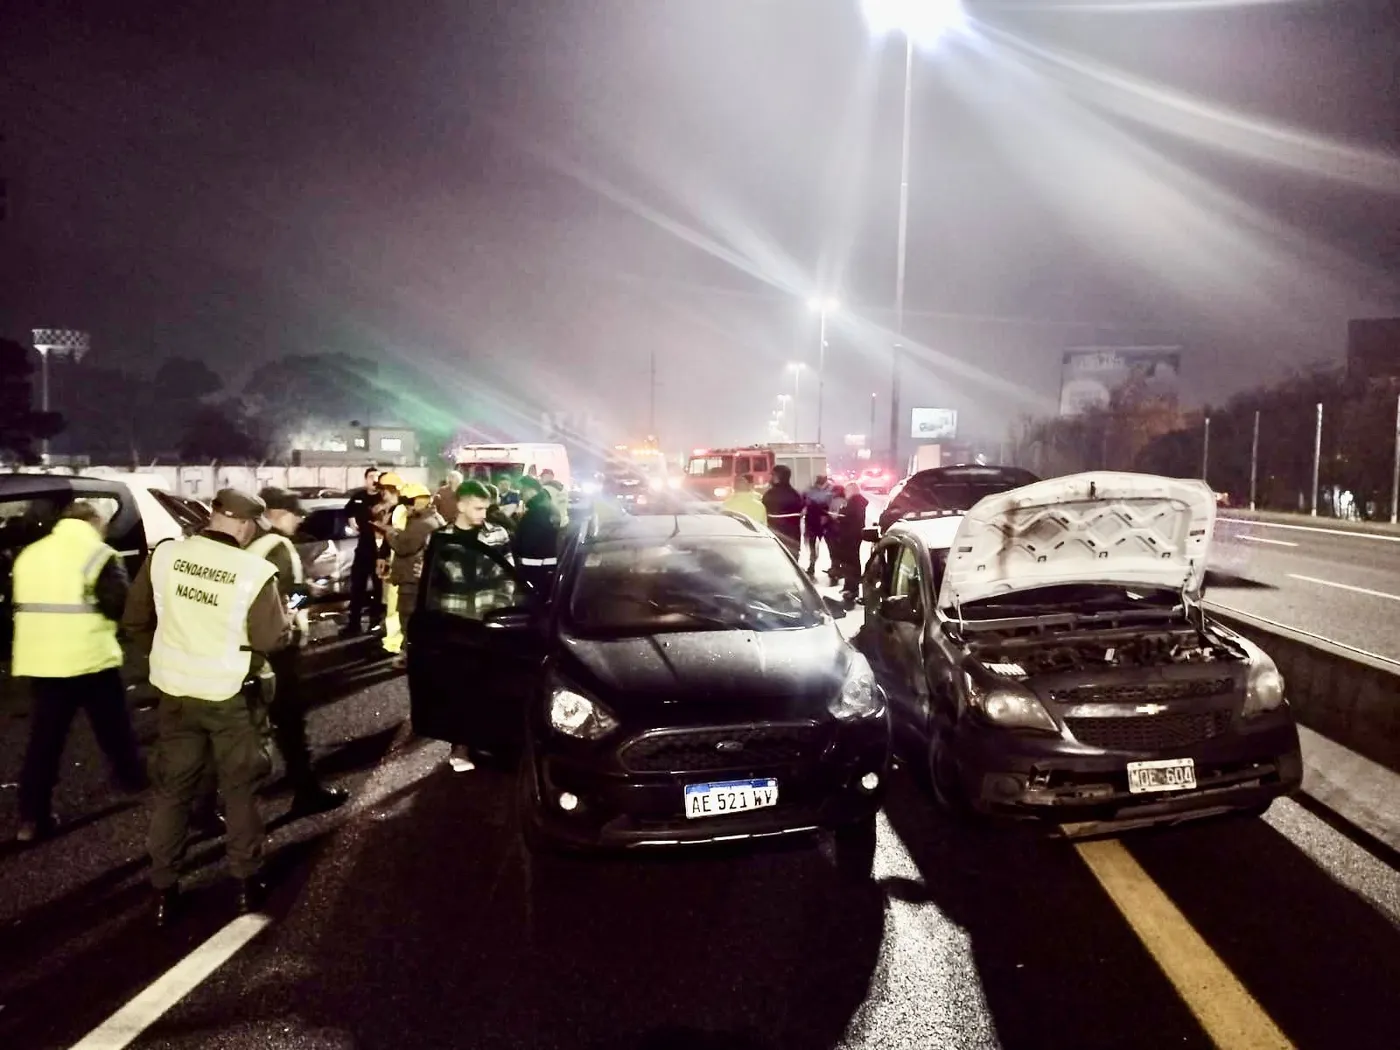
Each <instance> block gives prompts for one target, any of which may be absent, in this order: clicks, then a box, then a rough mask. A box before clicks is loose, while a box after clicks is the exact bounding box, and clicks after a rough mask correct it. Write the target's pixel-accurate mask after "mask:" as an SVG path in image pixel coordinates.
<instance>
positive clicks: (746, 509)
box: [722, 474, 768, 525]
mask: <svg viewBox="0 0 1400 1050" xmlns="http://www.w3.org/2000/svg"><path fill="white" fill-rule="evenodd" d="M722 507H723V509H724V510H727V511H729V512H730V513H732V514H742V515H744V517H746V518H752V519H753V520H754V521H756V522H758V523H759V524H760V525H767V524H768V508H767V507H765V506H764V505H763V498H762V497H761V496H759V494H758V493H757V492H755V491H754V490H753V475H752V474H740V475H739V476H738V477H737V478H735V479H734V494H733V495H731V496H730V497H729V498H728V499H727V500H725V501H724V503H723V505H722Z"/></svg>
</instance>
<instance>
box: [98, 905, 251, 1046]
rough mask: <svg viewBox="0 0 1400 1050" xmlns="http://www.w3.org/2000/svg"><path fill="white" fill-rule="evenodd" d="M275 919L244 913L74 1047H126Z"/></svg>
mask: <svg viewBox="0 0 1400 1050" xmlns="http://www.w3.org/2000/svg"><path fill="white" fill-rule="evenodd" d="M271 922H272V918H271V916H268V915H240V916H239V917H238V918H236V919H234V920H233V921H232V922H231V923H229V924H228V925H227V926H225V927H224V928H223V929H222V930H220V931H219V932H218V933H216V934H214V936H212V937H210V938H209V939H208V940H207V941H205V942H204V943H203V944H201V945H200V946H199V947H198V948H196V949H195V950H194V951H192V952H190V954H189V955H187V956H185V957H184V958H183V959H181V960H180V961H179V962H177V963H176V964H175V965H174V966H172V967H171V968H170V969H169V970H167V971H166V972H165V973H163V974H162V975H161V976H160V977H158V978H156V980H155V981H154V983H152V984H151V986H150V987H148V988H147V989H146V990H145V991H144V992H142V993H141V994H140V995H138V996H137V997H136V998H135V999H133V1000H131V1002H129V1003H127V1004H126V1005H125V1006H123V1007H122V1008H121V1009H120V1010H118V1011H117V1012H116V1013H114V1014H113V1015H112V1016H111V1017H109V1018H107V1020H105V1021H103V1022H102V1023H101V1024H100V1025H98V1026H97V1027H96V1028H94V1029H93V1030H92V1031H91V1032H89V1033H88V1034H87V1035H85V1036H83V1038H82V1039H80V1040H79V1041H78V1042H76V1043H74V1044H73V1046H72V1050H122V1048H123V1047H125V1046H129V1045H130V1044H131V1043H132V1041H134V1040H135V1039H136V1037H137V1036H139V1035H140V1034H141V1033H142V1032H144V1031H145V1030H146V1029H147V1028H149V1027H151V1025H153V1024H155V1023H156V1021H158V1020H160V1018H161V1016H162V1015H163V1014H165V1012H166V1011H167V1010H169V1009H170V1008H171V1007H172V1006H174V1005H175V1004H176V1003H178V1002H179V1001H180V1000H181V999H183V998H184V997H185V996H187V995H189V994H190V992H192V991H194V990H195V988H197V987H199V985H200V984H201V983H203V982H204V981H205V980H207V979H208V977H209V975H210V974H212V973H213V972H214V971H215V970H217V969H218V968H219V967H220V966H222V965H223V964H224V963H226V962H228V961H229V959H231V958H233V956H234V955H235V954H236V953H237V952H238V950H239V949H240V948H242V947H243V946H244V945H245V944H247V943H248V942H249V941H251V940H252V939H253V938H254V937H256V936H257V935H258V934H259V933H261V932H262V931H263V930H264V929H265V928H266V927H267V925H268V924H269V923H271Z"/></svg>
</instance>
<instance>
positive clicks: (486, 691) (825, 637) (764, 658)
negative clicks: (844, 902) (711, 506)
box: [408, 514, 890, 877]
mask: <svg viewBox="0 0 1400 1050" xmlns="http://www.w3.org/2000/svg"><path fill="white" fill-rule="evenodd" d="M506 550H507V545H506V544H505V542H504V540H503V539H502V540H501V541H500V542H498V543H495V544H487V543H479V542H478V543H473V544H469V545H461V544H448V543H440V544H435V545H434V548H433V551H432V552H431V555H430V557H429V558H428V559H427V563H426V564H425V566H424V571H423V580H424V584H423V586H422V588H421V591H420V595H419V599H420V601H419V606H418V609H417V611H416V612H415V613H414V616H413V618H412V620H411V621H410V625H409V646H408V677H409V696H410V701H411V707H412V715H413V725H414V728H415V730H416V731H417V732H419V733H420V734H423V735H426V736H431V737H437V738H439V739H444V740H450V741H453V742H463V743H465V742H470V743H472V744H474V745H475V746H477V747H478V748H484V749H485V750H488V751H496V752H497V753H498V754H510V753H513V752H515V751H517V750H518V751H519V752H520V753H521V756H522V757H521V761H520V764H519V770H520V773H519V775H520V792H521V800H522V805H521V812H522V816H521V820H522V824H523V831H524V834H525V838H526V841H527V843H528V844H530V845H531V846H532V847H535V848H541V847H554V846H563V847H571V848H585V849H586V848H590V847H622V848H638V849H644V848H647V847H662V846H675V845H677V844H695V843H709V842H719V841H729V840H739V839H750V838H764V837H770V836H787V835H790V834H793V833H797V832H817V831H821V830H829V831H831V832H833V833H834V837H835V841H836V854H837V860H838V865H839V866H840V867H841V869H842V870H843V871H844V872H846V873H848V874H852V875H856V876H859V877H868V876H869V873H870V866H871V863H872V860H873V855H874V841H875V838H874V836H875V813H876V810H877V809H878V807H879V804H880V799H881V796H882V793H883V788H884V781H885V777H886V772H887V769H888V763H889V746H890V738H889V721H888V716H887V712H886V707H885V701H884V697H883V695H882V694H881V692H880V690H879V689H878V688H877V686H876V684H875V681H874V679H873V676H872V674H871V672H870V668H869V665H868V664H867V662H866V660H865V658H864V657H863V656H861V655H860V654H859V653H858V652H857V651H856V650H855V649H854V648H853V647H852V646H851V645H850V644H849V643H848V642H847V641H846V640H845V639H844V638H843V637H842V635H841V633H840V631H839V630H838V628H837V624H836V623H835V619H834V616H835V614H834V613H833V611H832V610H831V609H829V608H828V606H827V605H826V604H825V603H824V602H823V600H822V599H821V597H820V596H819V595H818V594H817V592H816V590H815V589H814V588H813V587H812V585H811V583H810V582H809V581H808V580H807V579H806V577H805V576H804V575H803V574H802V573H801V571H800V570H799V569H798V568H797V566H796V565H795V564H794V563H793V561H792V559H791V558H790V557H789V556H788V555H787V553H786V552H785V551H784V549H783V547H782V546H781V544H780V543H779V541H778V540H777V539H775V538H774V537H773V535H772V534H771V533H769V532H768V531H767V530H764V529H759V528H757V527H755V526H754V525H753V524H752V523H750V522H747V521H744V520H742V519H739V518H737V517H733V516H729V515H724V514H680V515H664V516H663V515H646V516H636V517H634V516H624V517H621V518H618V519H616V520H612V521H606V522H600V521H599V520H598V519H594V520H593V522H591V523H590V524H589V525H588V526H587V527H585V528H584V529H581V530H579V531H578V532H577V534H576V535H575V537H574V539H573V542H572V545H571V546H570V547H569V548H568V549H567V550H566V551H565V553H564V556H563V558H562V559H561V566H560V571H559V575H558V577H557V580H556V583H555V585H554V590H553V593H552V594H551V595H549V596H538V595H537V596H530V595H529V594H528V591H527V589H526V588H525V587H524V585H523V584H521V583H520V582H518V580H517V577H516V574H515V570H514V568H513V567H512V565H511V562H510V558H509V556H508V554H507V553H506ZM546 598H547V600H546ZM531 601H533V603H534V604H533V605H531V604H528V603H529V602H531Z"/></svg>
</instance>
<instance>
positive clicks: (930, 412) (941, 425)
mask: <svg viewBox="0 0 1400 1050" xmlns="http://www.w3.org/2000/svg"><path fill="white" fill-rule="evenodd" d="M910 415H911V416H912V419H911V421H910V427H909V436H910V437H912V438H918V439H919V440H920V441H951V440H952V439H953V438H954V437H956V436H957V433H958V412H957V409H955V408H916V409H914V410H913V412H911V413H910Z"/></svg>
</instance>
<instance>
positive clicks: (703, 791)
mask: <svg viewBox="0 0 1400 1050" xmlns="http://www.w3.org/2000/svg"><path fill="white" fill-rule="evenodd" d="M777 804H778V782H777V781H776V780H774V779H772V778H771V777H761V778H759V779H758V780H726V781H724V782H722V783H719V784H687V785H686V786H685V815H686V816H687V817H689V818H691V819H694V818H696V817H718V816H722V815H723V814H725V813H743V812H746V811H747V810H751V809H765V808H767V807H768V806H776V805H777Z"/></svg>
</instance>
